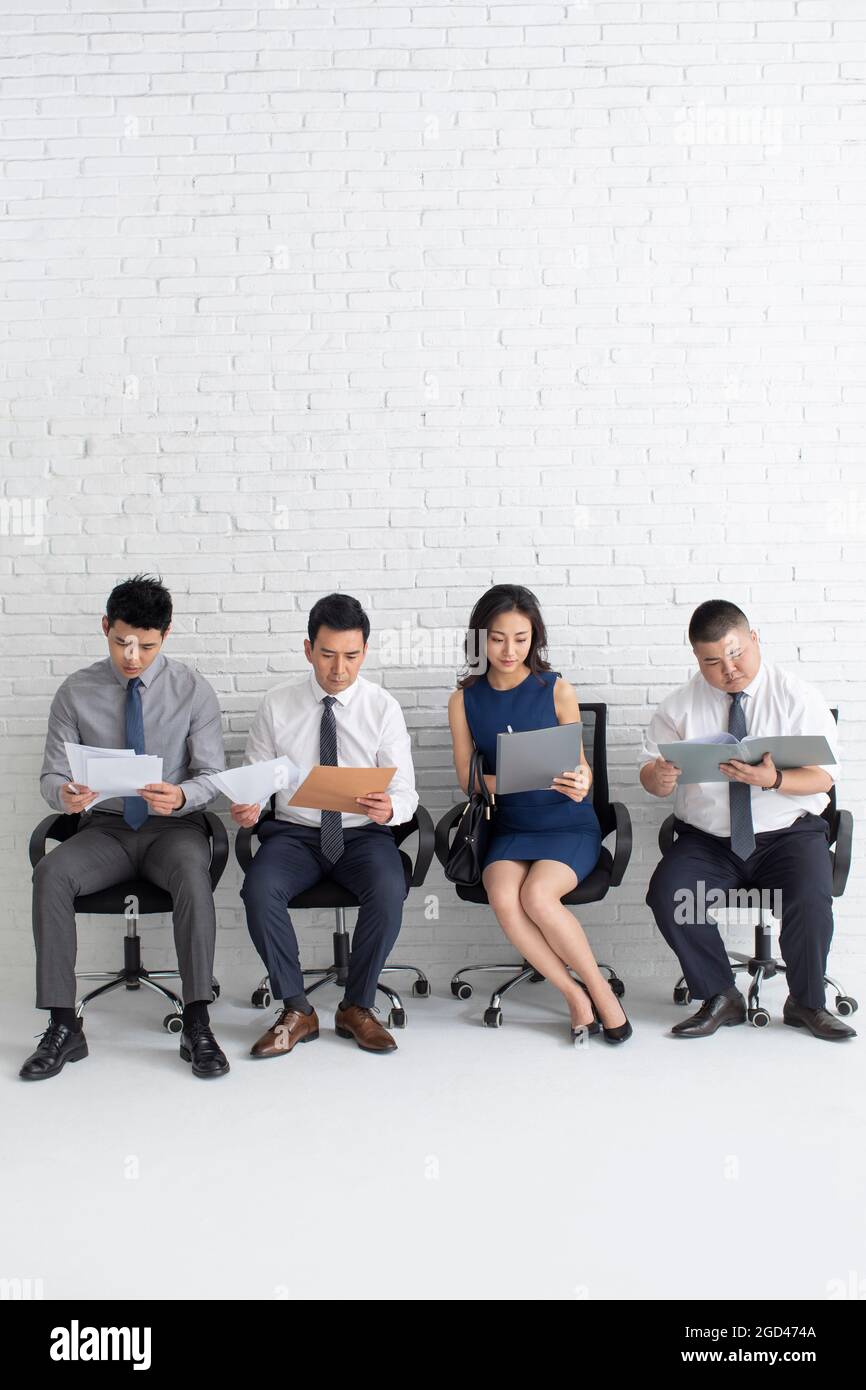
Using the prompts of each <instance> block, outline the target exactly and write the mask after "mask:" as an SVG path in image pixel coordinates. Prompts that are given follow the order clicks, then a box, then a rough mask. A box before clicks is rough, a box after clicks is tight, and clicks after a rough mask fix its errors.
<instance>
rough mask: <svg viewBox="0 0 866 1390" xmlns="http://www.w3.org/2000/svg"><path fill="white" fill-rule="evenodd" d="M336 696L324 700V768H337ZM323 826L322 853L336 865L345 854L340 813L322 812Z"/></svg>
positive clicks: (321, 754)
mask: <svg viewBox="0 0 866 1390" xmlns="http://www.w3.org/2000/svg"><path fill="white" fill-rule="evenodd" d="M336 698H337V697H336V695H326V696H325V698H324V699H323V700H322V725H321V728H320V730H319V762H320V763H321V764H322V766H323V767H336V766H337V721H336V719H335V718H334V711H333V709H332V705H333V704H334V701H335V700H336ZM321 817H322V825H321V830H320V831H319V839H320V843H321V846H322V853H323V854H324V856H325V858H326V859H330V861H331V863H332V864H336V862H337V860H338V859H339V858H340V855H341V854H342V853H343V817H342V814H341V812H339V811H322V812H321Z"/></svg>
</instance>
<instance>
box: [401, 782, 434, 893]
mask: <svg viewBox="0 0 866 1390" xmlns="http://www.w3.org/2000/svg"><path fill="white" fill-rule="evenodd" d="M416 830H417V832H418V848H417V850H416V852H415V864H414V866H413V868H412V877H411V878H410V880H409V886H410V888H418V887H420V885H421V884H422V883H423V882H424V880H425V878H426V877H427V870H428V869H429V868H430V861H431V860H432V858H433V847H434V835H433V821H432V819H431V817H430V812H429V811H428V810H427V808H426V807H424V806H422V805H421V803H420V802H419V803H418V806H417V807H416V809H415V814H414V816H413V817H412V819H411V820H407V821H403V822H402V824H400V825H395V826H394V830H393V832H392V833H393V835H394V839H395V841H396V843H397V844H398V845H401V844H402V843H403V841H404V840H406V839H408V838H409V836H410V835H413V834H414V833H415V831H416Z"/></svg>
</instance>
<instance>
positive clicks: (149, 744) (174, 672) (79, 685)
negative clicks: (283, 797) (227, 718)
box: [39, 652, 226, 816]
mask: <svg viewBox="0 0 866 1390" xmlns="http://www.w3.org/2000/svg"><path fill="white" fill-rule="evenodd" d="M138 679H139V680H140V681H141V682H142V685H141V688H140V690H139V694H140V696H141V712H142V716H143V718H144V749H145V752H146V753H155V754H157V755H158V756H161V757H162V780H163V781H164V782H172V783H173V784H174V785H175V786H179V787H181V788H182V789H183V793H184V796H185V797H186V801H185V802H184V804H183V806H181V807H180V809H179V810H177V811H172V813H171V814H172V815H173V816H185V815H188V813H189V812H190V811H197V810H200V809H201V807H202V806H206V805H207V804H208V802H209V801H213V800H214V798H215V797H217V796H219V794H220V793H219V787H217V786H216V784H215V783H214V781H213V780H212V778H211V777H210V776H209V775H208V774H209V773H213V772H222V771H223V770H224V768H225V765H226V763H225V750H224V748H223V736H222V724H221V720H220V708H219V704H218V702H217V697H216V694H215V692H214V690H213V687H212V686H210V685H209V684H208V682H207V681H206V680H205V679H204V677H203V676H200V675H199V674H198V672H196V671H193V670H191V668H190V667H189V666H184V664H183V663H182V662H180V661H172V660H171V659H170V658H169V657H167V656H165V655H164V654H163V653H162V652H158V653H157V655H156V657H155V658H154V660H153V661H152V662H151V664H150V665H149V666H148V668H147V670H146V671H142V673H141V675H140V676H139V677H138ZM126 686H127V678H126V677H125V676H124V675H123V674H122V672H120V671H118V670H117V669H116V667H115V666H114V663H113V662H112V660H111V657H108V656H107V657H105V659H104V660H103V661H95V662H94V663H93V665H92V666H85V667H84V668H83V669H82V670H80V671H73V673H72V675H71V676H67V677H66V680H65V681H64V682H63V684H62V685H61V686H60V689H59V690H58V691H57V694H56V695H55V696H54V699H53V700H52V702H51V710H50V712H49V715H48V733H47V735H46V738H45V757H44V759H43V762H42V772H41V775H40V778H39V785H40V789H41V791H42V795H43V796H44V798H45V800H46V801H47V802H48V804H49V806H51V807H53V808H54V810H55V811H63V810H64V809H65V808H64V806H63V802H62V801H61V800H60V788H61V787H62V786H65V785H66V784H67V783H68V782H69V781H70V780H71V775H72V774H71V772H70V769H69V763H68V762H67V760H66V750H65V748H64V747H63V745H64V743H86V744H91V745H92V746H93V747H99V748H126V747H127V746H128V745H127V741H126ZM94 809H95V810H97V811H113V812H114V813H115V814H116V815H123V798H122V797H112V798H111V799H110V800H108V801H100V802H99V805H98V806H96V807H95V808H94ZM84 814H85V815H86V816H89V814H90V812H89V811H85V812H84Z"/></svg>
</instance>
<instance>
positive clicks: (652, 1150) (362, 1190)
mask: <svg viewBox="0 0 866 1390" xmlns="http://www.w3.org/2000/svg"><path fill="white" fill-rule="evenodd" d="M476 978H484V979H485V980H486V981H489V980H490V978H491V977H490V976H486V977H476ZM251 983H252V982H251V981H250V980H248V979H247V978H245V977H244V978H238V979H237V980H235V981H225V980H224V981H223V997H222V998H221V1000H220V1002H219V1004H218V1005H217V1006H216V1007H215V1009H214V1010H213V1012H212V1018H213V1021H214V1026H215V1031H216V1034H217V1037H218V1038H219V1040H220V1042H221V1044H222V1046H223V1047H224V1048H225V1050H226V1052H227V1054H228V1056H229V1060H230V1062H231V1067H232V1070H231V1073H230V1074H229V1075H228V1076H226V1077H224V1078H222V1079H219V1080H215V1081H209V1082H206V1081H199V1080H196V1079H194V1078H193V1077H192V1075H191V1073H190V1069H189V1067H188V1066H187V1065H186V1064H185V1063H183V1062H181V1061H180V1060H179V1058H178V1056H177V1040H176V1039H175V1038H173V1037H171V1036H170V1035H169V1034H167V1033H165V1032H164V1031H163V1029H162V1027H161V1022H160V1020H161V1017H162V1013H163V1010H162V1008H161V1006H160V1003H159V1001H158V1000H157V998H156V996H155V995H151V994H150V993H149V992H147V991H141V992H140V993H138V994H135V995H131V994H127V993H125V992H124V993H118V994H114V995H112V996H110V997H109V998H108V999H107V1000H103V1001H100V1003H99V1004H97V1005H95V1006H94V1007H93V1008H92V1009H91V1010H90V1012H89V1014H88V1018H87V1037H88V1042H89V1045H90V1050H91V1055H90V1056H89V1058H87V1059H86V1060H85V1061H83V1062H80V1063H77V1064H76V1065H74V1066H72V1065H68V1066H67V1067H66V1068H65V1069H64V1071H63V1072H62V1073H61V1074H60V1075H59V1076H58V1077H55V1078H54V1079H52V1080H50V1081H46V1082H41V1083H35V1084H30V1085H27V1084H25V1083H24V1082H22V1081H20V1080H19V1079H18V1076H17V1070H18V1067H19V1066H20V1064H21V1061H22V1060H23V1058H24V1056H25V1055H26V1054H27V1053H28V1052H29V1051H30V1050H32V1047H34V1046H35V1041H33V1040H32V1039H33V1034H35V1033H37V1032H38V1031H40V1029H41V1026H43V1025H42V1020H43V1018H44V1015H42V1014H38V1013H37V1012H36V1011H35V1010H34V1009H33V1008H32V1007H31V1003H30V1001H31V999H32V985H31V984H30V982H29V981H28V980H27V979H26V976H25V975H23V974H21V975H20V976H18V975H17V974H16V977H15V978H14V979H13V978H9V979H7V980H6V981H5V982H4V985H3V992H2V1000H0V1007H2V1018H3V1026H2V1042H0V1045H2V1068H0V1089H2V1094H0V1114H2V1116H3V1125H2V1140H0V1145H2V1148H0V1152H2V1169H3V1181H2V1188H0V1191H2V1196H0V1230H2V1232H3V1235H2V1267H0V1277H3V1278H5V1279H10V1278H12V1279H16V1278H17V1279H22V1280H25V1279H31V1280H35V1279H41V1281H42V1291H43V1295H44V1297H45V1298H47V1299H48V1298H68V1297H81V1298H98V1297H106V1296H110V1297H118V1298H129V1299H132V1298H136V1297H155V1298H218V1297H219V1298H223V1297H227V1298H241V1299H273V1298H277V1299H279V1298H292V1299H294V1298H324V1297H329V1298H355V1297H358V1298H365V1299H367V1298H409V1299H414V1298H426V1299H450V1298H460V1299H539V1298H544V1299H557V1300H558V1299H581V1298H589V1299H594V1298H598V1299H607V1298H622V1299H630V1298H647V1297H648V1298H672V1297H695V1298H701V1299H704V1298H727V1297H734V1296H738V1297H745V1298H758V1297H767V1298H773V1299H784V1298H788V1297H805V1298H811V1299H818V1300H821V1299H825V1298H827V1297H828V1296H832V1294H833V1293H834V1291H837V1296H838V1290H840V1289H842V1288H844V1287H846V1286H851V1285H852V1281H854V1286H855V1287H856V1281H858V1280H864V1278H866V1265H864V1249H866V1240H864V1237H866V1190H864V1189H866V1177H864V1162H863V1154H864V1139H866V1122H864V1099H863V1097H864V1094H866V1089H864V1080H866V1007H864V1011H863V1013H861V1014H857V1015H855V1016H854V1018H853V1019H852V1020H850V1021H851V1022H852V1023H853V1024H854V1025H855V1026H857V1025H858V1023H861V1022H862V1027H861V1037H860V1038H858V1039H856V1040H854V1041H852V1042H850V1043H844V1044H839V1045H834V1044H829V1043H822V1042H819V1041H817V1040H815V1039H813V1038H811V1037H810V1036H808V1035H807V1034H805V1033H801V1032H799V1031H796V1030H794V1029H792V1028H787V1027H784V1026H782V1024H781V1022H780V1011H781V1004H782V1001H783V998H784V992H785V987H784V984H783V983H781V982H779V981H775V982H774V983H773V985H771V986H769V987H768V988H767V990H766V993H765V1002H766V1003H767V1004H768V1005H769V1006H770V1008H771V1010H772V1012H773V1015H774V1018H773V1022H772V1024H771V1026H770V1027H769V1028H767V1029H764V1030H763V1031H758V1030H756V1029H752V1028H750V1027H741V1028H734V1029H726V1030H724V1032H721V1033H719V1034H717V1035H716V1036H715V1037H713V1038H709V1039H705V1040H700V1041H691V1042H686V1041H683V1040H675V1039H672V1038H670V1037H669V1036H667V1035H666V1030H667V1029H668V1028H669V1027H670V1025H671V1023H673V1022H676V1021H678V1020H679V1019H681V1018H683V1017H684V1016H685V1015H684V1013H683V1012H682V1011H681V1010H679V1009H677V1008H675V1007H674V1006H673V1004H671V1003H670V1002H669V998H670V996H669V993H668V990H667V982H665V985H664V989H663V987H662V984H661V982H659V983H658V984H656V983H654V982H648V981H644V982H641V983H638V984H636V985H634V986H632V987H630V988H629V993H628V995H627V996H626V999H625V1001H624V1002H625V1005H626V1008H627V1010H628V1012H629V1015H630V1017H631V1018H632V1021H633V1023H634V1026H635V1036H634V1037H633V1038H632V1039H631V1041H629V1042H628V1043H627V1044H625V1045H624V1046H622V1047H611V1046H609V1045H607V1044H605V1043H604V1042H603V1041H602V1040H601V1039H600V1038H593V1039H591V1040H590V1042H589V1044H588V1045H587V1046H586V1047H584V1048H574V1047H572V1046H571V1045H570V1044H569V1043H568V1041H567V1036H568V1023H567V1016H566V1014H565V1012H564V1009H563V1008H562V1007H560V1005H559V1003H558V996H556V995H555V993H554V992H553V991H552V990H551V989H550V987H549V986H547V985H545V984H540V985H525V986H522V987H521V989H520V990H519V991H518V992H517V994H516V995H513V996H510V997H509V998H507V999H506V1001H505V1023H504V1026H503V1027H502V1028H501V1029H498V1030H493V1029H485V1028H483V1027H482V1026H481V1023H480V1018H481V1012H482V1004H483V998H484V996H483V995H481V994H479V993H477V992H476V994H475V996H474V997H473V999H471V1000H470V1001H468V1002H467V1003H460V1002H458V1001H457V1000H455V999H453V998H452V997H451V995H450V993H449V992H448V986H447V980H446V979H444V978H443V979H434V982H433V984H434V990H435V994H434V996H433V997H432V998H430V999H426V1000H424V999H412V998H411V995H409V993H408V990H407V994H406V1003H407V1007H408V1010H409V1023H408V1027H407V1028H406V1029H405V1030H404V1031H401V1032H398V1033H397V1034H396V1038H397V1041H398V1044H399V1050H398V1052H397V1053H396V1054H393V1055H390V1056H384V1057H378V1056H370V1055H368V1054H366V1053H363V1052H361V1051H360V1050H359V1049H358V1048H357V1047H356V1046H355V1045H354V1043H352V1042H349V1041H345V1040H342V1039H340V1038H337V1037H336V1035H335V1034H334V1032H333V1007H334V1003H335V1001H336V997H337V996H336V994H335V992H334V991H333V989H326V990H324V991H322V992H321V993H320V994H319V995H318V996H317V999H318V1001H319V1002H318V1003H317V1008H318V1012H319V1015H320V1018H321V1023H322V1034H321V1037H320V1038H319V1040H318V1041H317V1042H314V1043H311V1044H308V1045H306V1046H304V1047H301V1048H297V1049H296V1050H295V1051H294V1052H293V1053H292V1054H291V1055H289V1056H287V1057H284V1058H280V1059H278V1060H274V1061H268V1062H256V1061H253V1060H252V1059H251V1058H249V1057H248V1056H247V1052H248V1049H249V1046H250V1044H251V1043H252V1042H253V1041H254V1040H255V1038H256V1037H257V1036H258V1034H259V1033H260V1032H261V1031H263V1029H264V1027H266V1026H267V1022H268V1021H269V1020H270V1019H271V1018H272V1017H273V1014H272V1013H271V1012H269V1013H267V1014H265V1013H262V1012H261V1011H257V1010H253V1009H252V1008H251V1007H250V1006H249V1002H248V991H249V987H250V984H251ZM846 984H847V987H848V988H849V990H851V991H852V992H854V993H856V992H857V991H856V986H857V984H858V982H857V981H853V980H851V981H847V980H846ZM485 987H486V986H485ZM861 997H862V996H861ZM864 1003H866V1001H864ZM834 1281H838V1282H834ZM849 1296H850V1294H849Z"/></svg>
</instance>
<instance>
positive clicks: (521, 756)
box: [496, 722, 582, 795]
mask: <svg viewBox="0 0 866 1390" xmlns="http://www.w3.org/2000/svg"><path fill="white" fill-rule="evenodd" d="M581 728H582V726H581V724H580V723H579V722H578V723H575V724H553V725H551V727H550V728H549V729H528V730H526V731H525V732H524V733H519V734H499V735H498V736H497V739H496V792H497V795H500V794H501V795H508V793H510V792H538V791H549V790H550V784H551V782H552V781H553V779H554V777H558V776H559V775H560V773H562V772H570V771H571V770H572V769H573V768H576V767H577V765H578V763H579V762H580V749H581Z"/></svg>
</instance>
